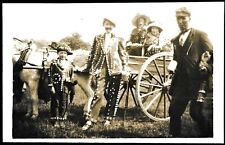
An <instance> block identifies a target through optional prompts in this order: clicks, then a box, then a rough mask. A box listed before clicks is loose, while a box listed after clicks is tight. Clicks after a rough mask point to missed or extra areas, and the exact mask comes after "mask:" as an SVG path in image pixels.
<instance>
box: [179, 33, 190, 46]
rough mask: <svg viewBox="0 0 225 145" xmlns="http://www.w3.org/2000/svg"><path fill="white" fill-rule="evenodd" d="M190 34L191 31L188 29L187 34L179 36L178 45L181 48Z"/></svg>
mask: <svg viewBox="0 0 225 145" xmlns="http://www.w3.org/2000/svg"><path fill="white" fill-rule="evenodd" d="M190 32H191V29H189V30H188V31H187V32H185V33H183V34H181V35H180V38H179V44H180V45H181V46H183V45H184V43H185V41H186V40H187V37H188V35H189V34H190Z"/></svg>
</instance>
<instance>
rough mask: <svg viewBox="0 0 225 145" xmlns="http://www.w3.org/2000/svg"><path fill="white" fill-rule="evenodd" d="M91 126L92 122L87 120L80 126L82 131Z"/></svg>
mask: <svg viewBox="0 0 225 145" xmlns="http://www.w3.org/2000/svg"><path fill="white" fill-rule="evenodd" d="M92 126H93V123H92V122H91V121H90V120H89V121H87V122H86V124H85V125H84V126H83V127H82V130H83V131H86V130H88V129H90V128H91V127H92Z"/></svg>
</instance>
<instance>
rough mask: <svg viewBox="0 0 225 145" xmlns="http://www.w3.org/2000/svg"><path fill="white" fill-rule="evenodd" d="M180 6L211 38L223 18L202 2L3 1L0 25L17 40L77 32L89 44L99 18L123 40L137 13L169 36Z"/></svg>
mask: <svg viewBox="0 0 225 145" xmlns="http://www.w3.org/2000/svg"><path fill="white" fill-rule="evenodd" d="M183 6H186V7H187V8H188V9H189V10H190V11H191V12H192V21H191V24H192V25H193V27H195V28H200V29H202V30H204V31H206V32H207V33H209V36H210V37H212V38H213V37H215V36H216V35H217V34H216V33H215V29H217V27H211V26H212V25H215V24H216V25H217V22H218V23H221V22H222V21H223V20H222V19H219V18H220V16H223V9H221V8H222V7H223V6H222V4H221V3H210V4H209V3H202V2H200V3H108V4H107V3H104V4H102V3H92V4H85V3H73V4H3V27H4V28H6V30H9V32H10V36H13V37H18V38H21V39H44V40H48V41H58V40H60V39H62V38H63V37H65V36H68V35H70V34H71V33H73V32H78V33H79V34H81V36H82V39H83V40H84V41H86V42H89V43H92V41H93V38H94V36H95V35H97V34H99V33H102V32H103V27H102V21H103V18H104V17H107V18H110V19H112V20H113V21H114V22H115V23H116V25H117V27H116V28H115V29H114V32H115V34H116V35H117V36H119V37H122V38H124V39H125V40H127V39H129V36H130V33H131V31H132V29H133V28H134V26H133V25H132V23H131V20H132V18H133V17H134V16H135V15H136V14H137V13H140V14H145V15H147V16H149V17H150V19H151V20H154V21H158V22H160V23H161V24H162V26H163V28H164V31H163V33H162V35H165V36H166V37H169V38H171V37H174V36H175V35H176V34H177V33H178V32H179V29H178V26H177V23H176V19H175V10H176V9H177V8H179V7H183ZM212 8H214V9H213V10H212ZM4 24H5V25H4ZM3 32H4V31H3Z"/></svg>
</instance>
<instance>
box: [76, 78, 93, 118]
mask: <svg viewBox="0 0 225 145" xmlns="http://www.w3.org/2000/svg"><path fill="white" fill-rule="evenodd" d="M76 79H77V82H78V85H79V86H80V87H81V89H82V90H83V91H84V93H85V94H86V96H87V101H86V103H85V105H84V109H83V111H84V114H85V113H88V112H90V109H91V102H92V99H93V97H94V91H93V89H92V88H91V77H90V75H84V74H77V75H76Z"/></svg>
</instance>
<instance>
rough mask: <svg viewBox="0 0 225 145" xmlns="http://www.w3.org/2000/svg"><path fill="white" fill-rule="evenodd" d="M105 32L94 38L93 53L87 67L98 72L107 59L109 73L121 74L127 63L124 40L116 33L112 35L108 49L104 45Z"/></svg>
mask: <svg viewBox="0 0 225 145" xmlns="http://www.w3.org/2000/svg"><path fill="white" fill-rule="evenodd" d="M104 42H105V34H100V35H97V36H96V37H95V38H94V43H93V45H92V50H91V54H90V56H89V59H88V63H87V69H89V71H91V72H96V71H97V70H100V69H102V66H103V64H104V62H105V61H106V64H107V70H108V73H109V75H115V74H120V73H121V71H122V69H123V67H125V66H126V65H127V61H128V60H127V53H126V50H125V49H124V47H123V45H122V42H121V41H120V40H119V38H117V37H115V35H113V34H112V35H111V39H110V41H109V45H108V47H107V51H105V47H104Z"/></svg>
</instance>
